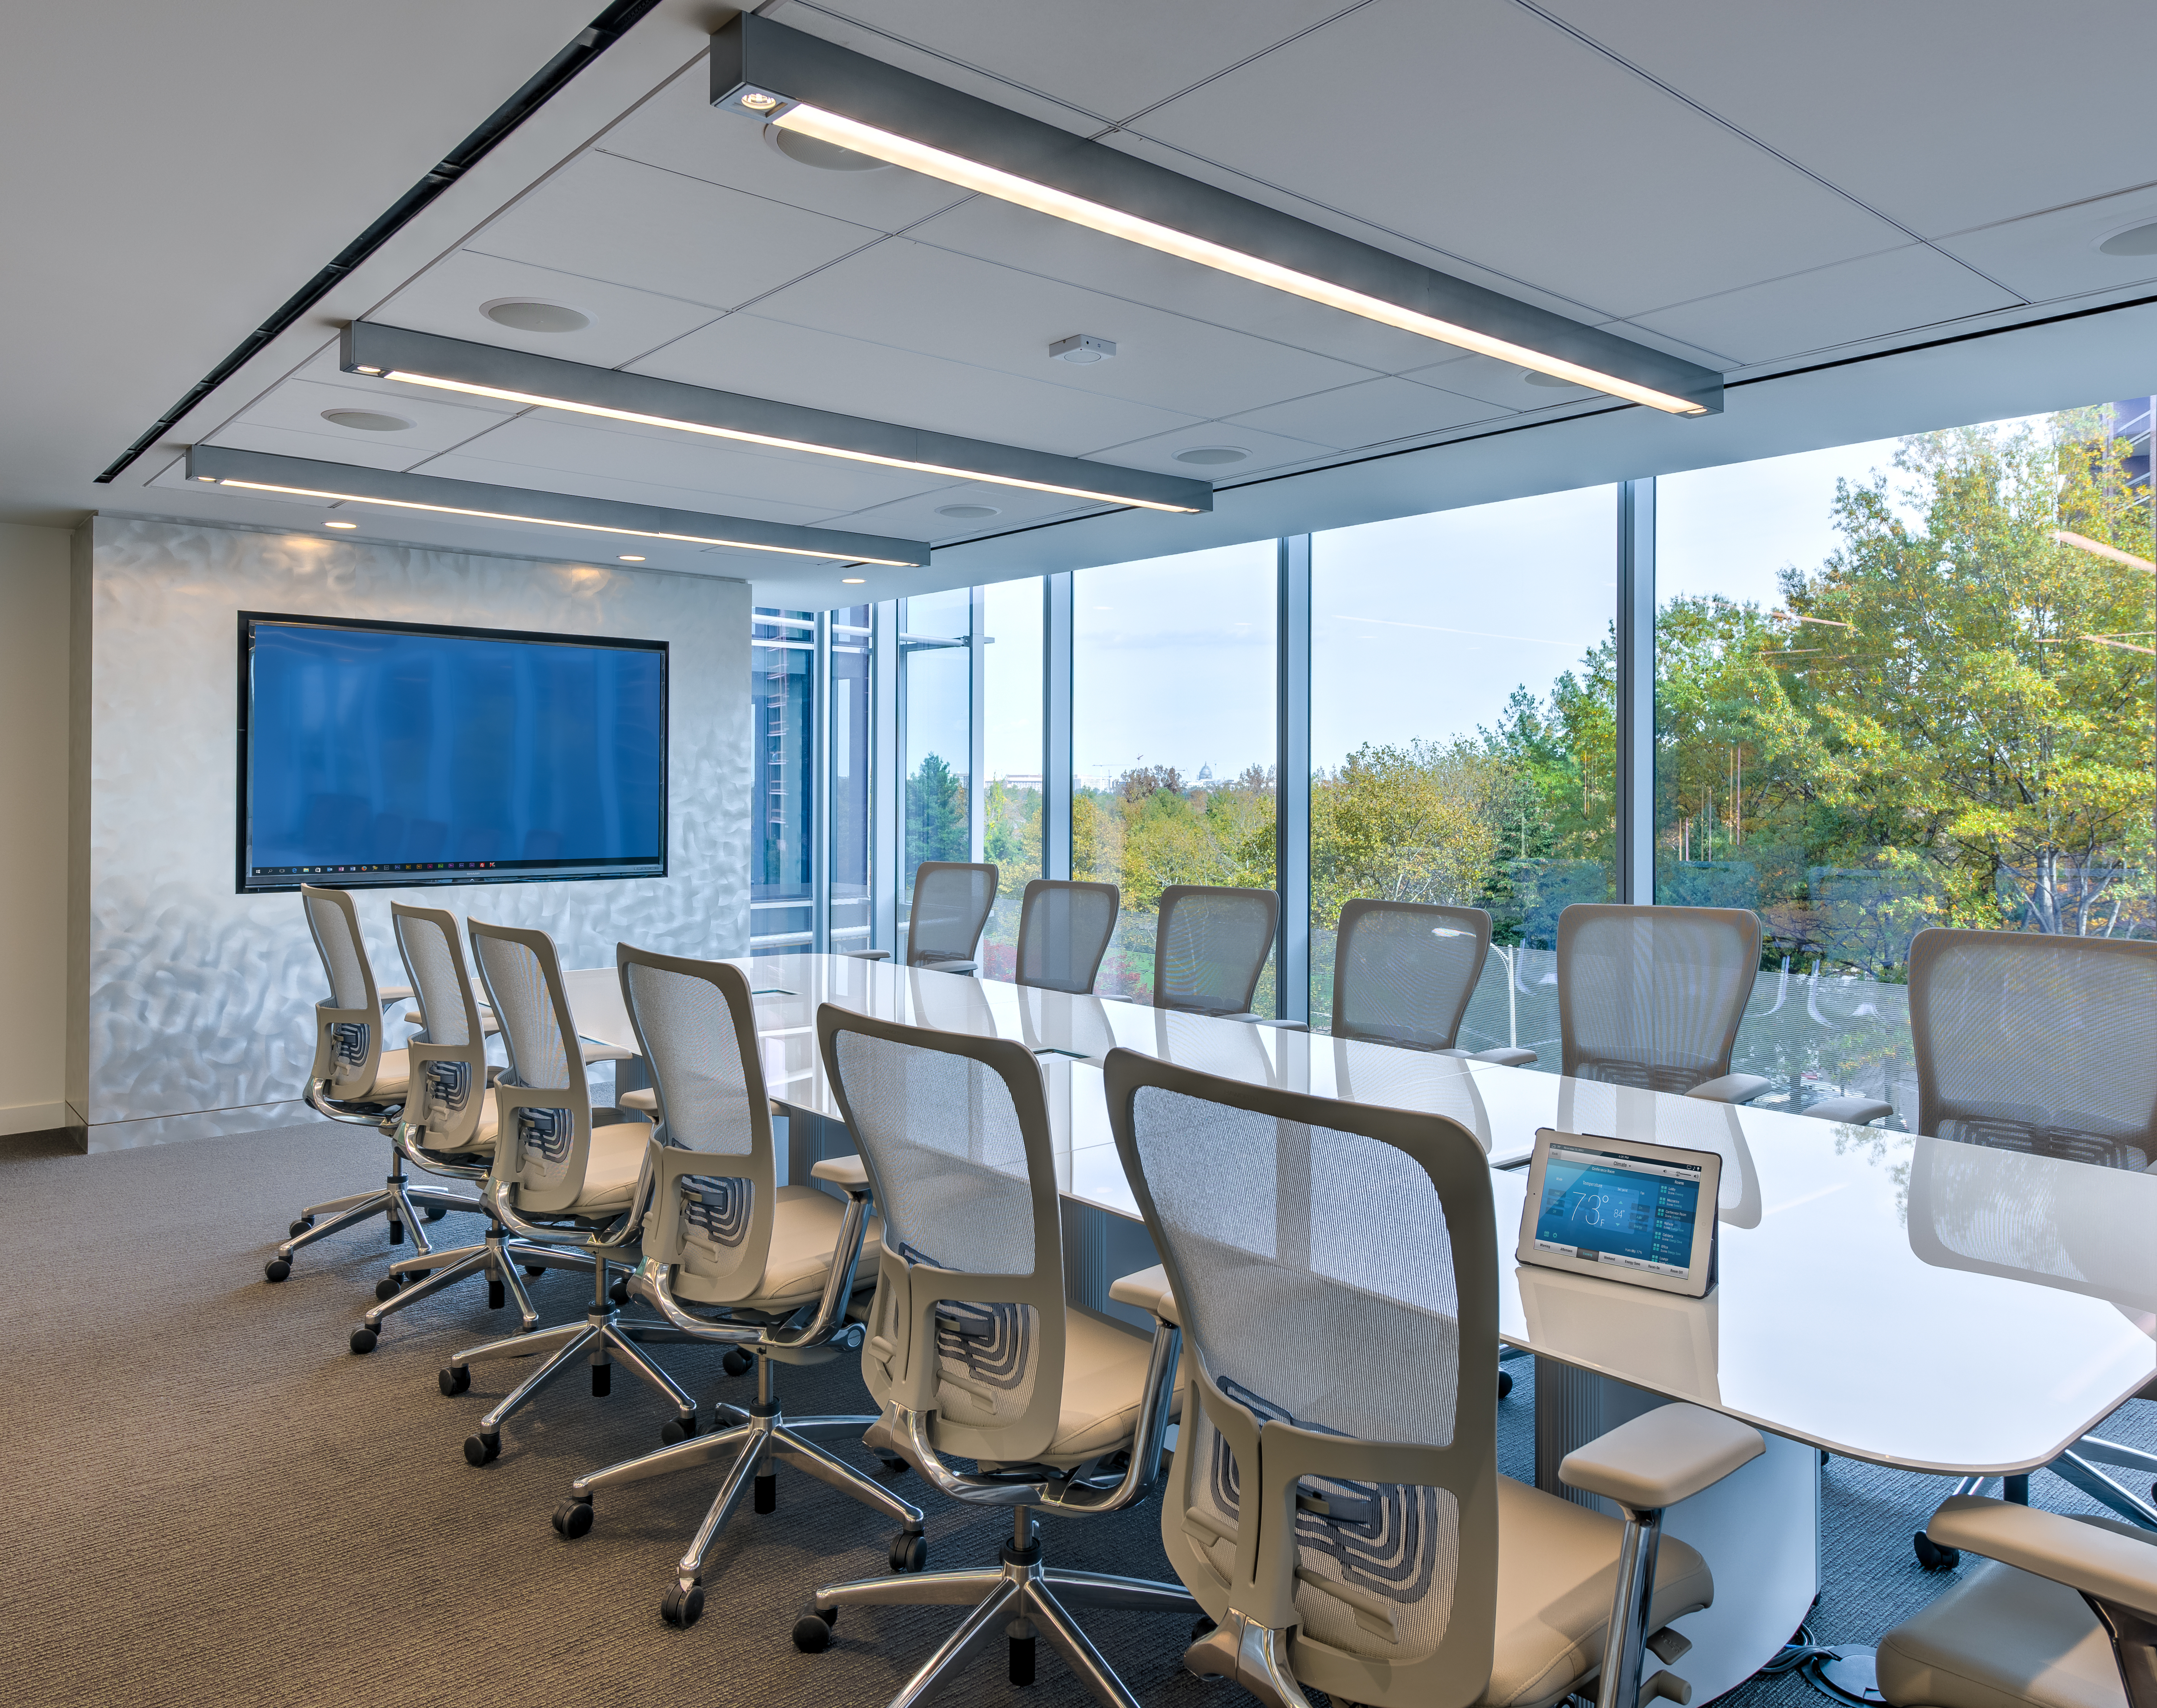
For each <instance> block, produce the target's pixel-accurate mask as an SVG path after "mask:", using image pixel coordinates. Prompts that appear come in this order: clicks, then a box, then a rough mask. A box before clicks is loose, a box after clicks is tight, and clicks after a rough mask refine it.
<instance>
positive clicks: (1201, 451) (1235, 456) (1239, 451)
mask: <svg viewBox="0 0 2157 1708" xmlns="http://www.w3.org/2000/svg"><path fill="white" fill-rule="evenodd" d="M1248 455H1250V452H1248V450H1244V449H1243V446H1242V445H1192V447H1191V449H1190V450H1179V451H1178V452H1176V460H1177V461H1178V462H1180V463H1196V464H1197V466H1199V467H1200V468H1206V469H1210V468H1217V467H1218V466H1220V465H1221V464H1223V463H1238V462H1241V461H1243V460H1244V458H1246V457H1248Z"/></svg>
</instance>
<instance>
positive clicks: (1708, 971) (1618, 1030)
mask: <svg viewBox="0 0 2157 1708" xmlns="http://www.w3.org/2000/svg"><path fill="white" fill-rule="evenodd" d="M1759 966H1760V920H1759V916H1758V914H1755V913H1749V912H1748V911H1747V910H1746V909H1744V908H1629V907H1619V906H1614V905H1611V904H1609V903H1601V902H1576V903H1573V905H1572V906H1571V907H1569V908H1567V909H1566V910H1565V911H1564V912H1563V913H1560V914H1559V915H1558V919H1557V1015H1558V1032H1559V1037H1560V1038H1561V1040H1562V1057H1563V1059H1562V1072H1563V1073H1567V1074H1568V1075H1570V1076H1571V1077H1572V1078H1576V1079H1600V1080H1603V1081H1605V1082H1606V1083H1609V1084H1612V1085H1633V1086H1640V1087H1644V1088H1646V1089H1648V1090H1650V1091H1669V1092H1686V1091H1690V1090H1691V1089H1692V1088H1693V1087H1694V1086H1696V1085H1699V1084H1702V1083H1705V1082H1707V1081H1708V1080H1711V1079H1719V1078H1722V1076H1723V1075H1724V1074H1726V1073H1728V1072H1729V1071H1730V1052H1731V1048H1732V1046H1733V1045H1734V1044H1736V1042H1737V1023H1738V1022H1739V1021H1742V1020H1743V1019H1744V1017H1745V1004H1746V1001H1747V1000H1748V998H1750V997H1751V995H1752V994H1753V975H1754V974H1755V973H1756V972H1758V970H1759Z"/></svg>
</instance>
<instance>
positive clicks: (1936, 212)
mask: <svg viewBox="0 0 2157 1708" xmlns="http://www.w3.org/2000/svg"><path fill="white" fill-rule="evenodd" d="M1538 3H1540V4H1542V5H1544V6H1546V7H1547V8H1549V9H1550V10H1551V11H1552V12H1553V13H1557V14H1558V15H1559V16H1561V17H1563V18H1566V19H1567V20H1568V22H1569V23H1573V24H1574V25H1575V26H1576V27H1578V28H1579V29H1581V30H1582V31H1583V33H1586V34H1588V35H1590V36H1592V37H1593V38H1594V39H1596V40H1598V41H1599V42H1602V43H1603V44H1605V45H1606V46H1608V47H1609V48H1611V49H1614V50H1615V51H1616V52H1618V53H1620V54H1624V55H1625V57H1626V58H1627V59H1630V60H1632V61H1633V62H1634V63H1635V64H1639V65H1640V66H1641V67H1643V68H1644V69H1646V70H1647V71H1649V72H1650V73H1651V74H1653V75H1655V76H1657V77H1659V78H1661V79H1662V80H1664V81H1665V82H1667V83H1669V84H1670V85H1672V86H1673V87H1674V88H1676V89H1678V90H1681V91H1682V92H1683V93H1684V94H1686V95H1689V96H1690V97H1691V98H1692V99H1693V100H1696V101H1698V102H1700V104H1701V105H1703V106H1705V107H1707V109H1708V110H1709V111H1712V112H1715V113H1717V114H1719V115H1721V116H1722V117H1724V118H1727V119H1728V120H1730V121H1732V123H1734V124H1737V125H1740V126H1743V127H1744V128H1745V129H1746V130H1747V131H1749V132H1751V133H1752V134H1753V136H1758V137H1759V138H1760V140H1761V141H1763V142H1765V143H1767V144H1768V146H1769V147H1773V148H1777V149H1779V150H1781V151H1782V152H1784V153H1785V154H1787V155H1789V157H1791V158H1792V159H1793V160H1795V161H1797V162H1799V163H1800V164H1802V165H1804V167H1807V168H1809V169H1810V170H1811V171H1813V172H1818V173H1820V175H1821V176H1822V177H1825V178H1826V179H1828V180H1829V182H1830V183H1835V184H1836V185H1838V186H1840V188H1843V189H1845V190H1847V191H1848V192H1849V193H1851V194H1852V195H1855V196H1858V197H1861V198H1863V199H1864V200H1865V201H1866V203H1869V204H1870V205H1871V206H1872V207H1875V208H1879V209H1880V210H1881V212H1882V213H1886V214H1887V215H1888V216H1889V217H1890V218H1891V219H1898V220H1901V221H1902V222H1903V223H1904V224H1907V225H1908V226H1909V227H1910V228H1911V229H1912V230H1914V231H1916V232H1918V234H1920V235H1923V236H1932V235H1935V234H1939V233H1942V232H1948V231H1959V230H1963V229H1967V228H1969V227H1970V226H1974V225H1981V224H1990V223H1992V222H1994V221H1997V220H2000V219H2008V218H2010V217H2012V216H2015V215H2017V214H2021V213H2032V212H2035V211H2036V210H2037V209H2040V208H2053V207H2058V206H2060V205H2062V204H2063V203H2068V202H2075V201H2080V200H2082V199H2083V198H2087V197H2090V196H2097V195H2103V194H2105V193H2109V192H2112V191H2114V190H2118V189H2122V188H2125V187H2126V186H2127V185H2129V184H2133V183H2139V182H2143V181H2144V180H2147V179H2148V178H2149V177H2151V176H2152V175H2153V174H2152V173H2151V172H2150V171H2149V143H2148V140H2147V139H2148V136H2149V125H2148V118H2147V115H2148V113H2149V70H2150V57H2149V30H2150V14H2149V6H2148V3H2147V0H2076V3H2075V4H2074V5H2072V6H2070V7H2059V6H2043V5H2037V6H2033V5H2031V4H2029V3H2028V0H1899V3H1897V4H1896V5H1892V6H1883V5H1882V4H1880V3H1879V0H1808V3H1806V4H1804V5H1803V6H1784V7H1751V8H1744V9H1743V13H1742V14H1740V15H1738V16H1733V13H1732V8H1731V7H1730V5H1729V4H1728V3H1727V0H1658V3H1657V4H1655V5H1653V6H1642V5H1640V4H1638V3H1637V0H1538ZM1681 205H1682V204H1681Z"/></svg>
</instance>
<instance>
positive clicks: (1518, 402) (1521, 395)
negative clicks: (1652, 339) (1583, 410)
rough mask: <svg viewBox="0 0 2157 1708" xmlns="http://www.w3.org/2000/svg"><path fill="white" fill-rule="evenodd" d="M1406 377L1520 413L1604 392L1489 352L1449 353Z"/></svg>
mask: <svg viewBox="0 0 2157 1708" xmlns="http://www.w3.org/2000/svg"><path fill="white" fill-rule="evenodd" d="M1611 330H1613V331H1614V332H1618V333H1619V335H1621V336H1623V335H1624V332H1626V330H1627V329H1626V328H1625V327H1613V328H1612V329H1611ZM1409 378H1412V379H1413V380H1415V381H1416V382H1417V383H1418V384H1422V385H1431V386H1436V387H1437V388H1439V390H1440V391H1449V392H1458V393H1459V394H1460V395H1461V396H1462V397H1465V398H1477V399H1480V400H1481V401H1483V402H1484V403H1486V404H1503V405H1504V406H1505V407H1506V409H1512V410H1517V411H1520V412H1521V413H1523V414H1525V413H1526V412H1527V411H1528V410H1531V409H1550V408H1552V406H1554V405H1556V404H1581V403H1591V402H1593V401H1594V400H1595V399H1598V398H1600V397H1601V396H1603V394H1602V393H1600V392H1593V391H1590V390H1588V388H1586V387H1585V386H1578V385H1562V384H1552V383H1550V378H1549V376H1548V375H1547V374H1537V375H1536V376H1535V377H1534V378H1530V377H1529V374H1528V370H1527V369H1526V368H1516V367H1514V366H1513V364H1512V363H1510V362H1497V361H1494V360H1492V359H1491V358H1490V357H1488V356H1467V355H1454V356H1448V357H1446V358H1444V360H1443V361H1440V362H1434V363H1431V365H1430V366H1429V367H1428V368H1417V369H1416V370H1415V371H1414V372H1413V373H1411V374H1410V375H1409Z"/></svg>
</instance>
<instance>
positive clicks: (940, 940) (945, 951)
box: [847, 860, 997, 973]
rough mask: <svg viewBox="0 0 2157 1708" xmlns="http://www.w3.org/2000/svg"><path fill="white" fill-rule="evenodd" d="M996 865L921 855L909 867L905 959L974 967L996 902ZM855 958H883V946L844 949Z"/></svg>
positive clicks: (945, 969) (960, 969)
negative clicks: (911, 886)
mask: <svg viewBox="0 0 2157 1708" xmlns="http://www.w3.org/2000/svg"><path fill="white" fill-rule="evenodd" d="M996 883H997V875H996V867H994V866H992V865H987V864H983V865H978V866H976V865H969V864H968V863H966V862H964V861H959V860H924V861H923V862H921V864H920V865H919V866H918V867H915V868H914V904H913V906H912V907H911V908H909V910H908V912H907V916H906V964H907V965H909V966H910V967H933V968H934V969H935V970H937V971H938V972H941V973H971V972H977V971H979V970H980V966H979V964H978V963H977V962H976V960H975V959H974V956H975V954H976V950H977V949H978V948H979V946H980V944H981V933H982V932H983V931H985V930H986V929H987V928H988V923H989V910H990V909H991V908H993V907H995V906H996ZM847 953H848V954H851V955H852V958H853V959H856V960H889V959H891V952H890V951H889V950H888V949H850V950H848V951H847Z"/></svg>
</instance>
